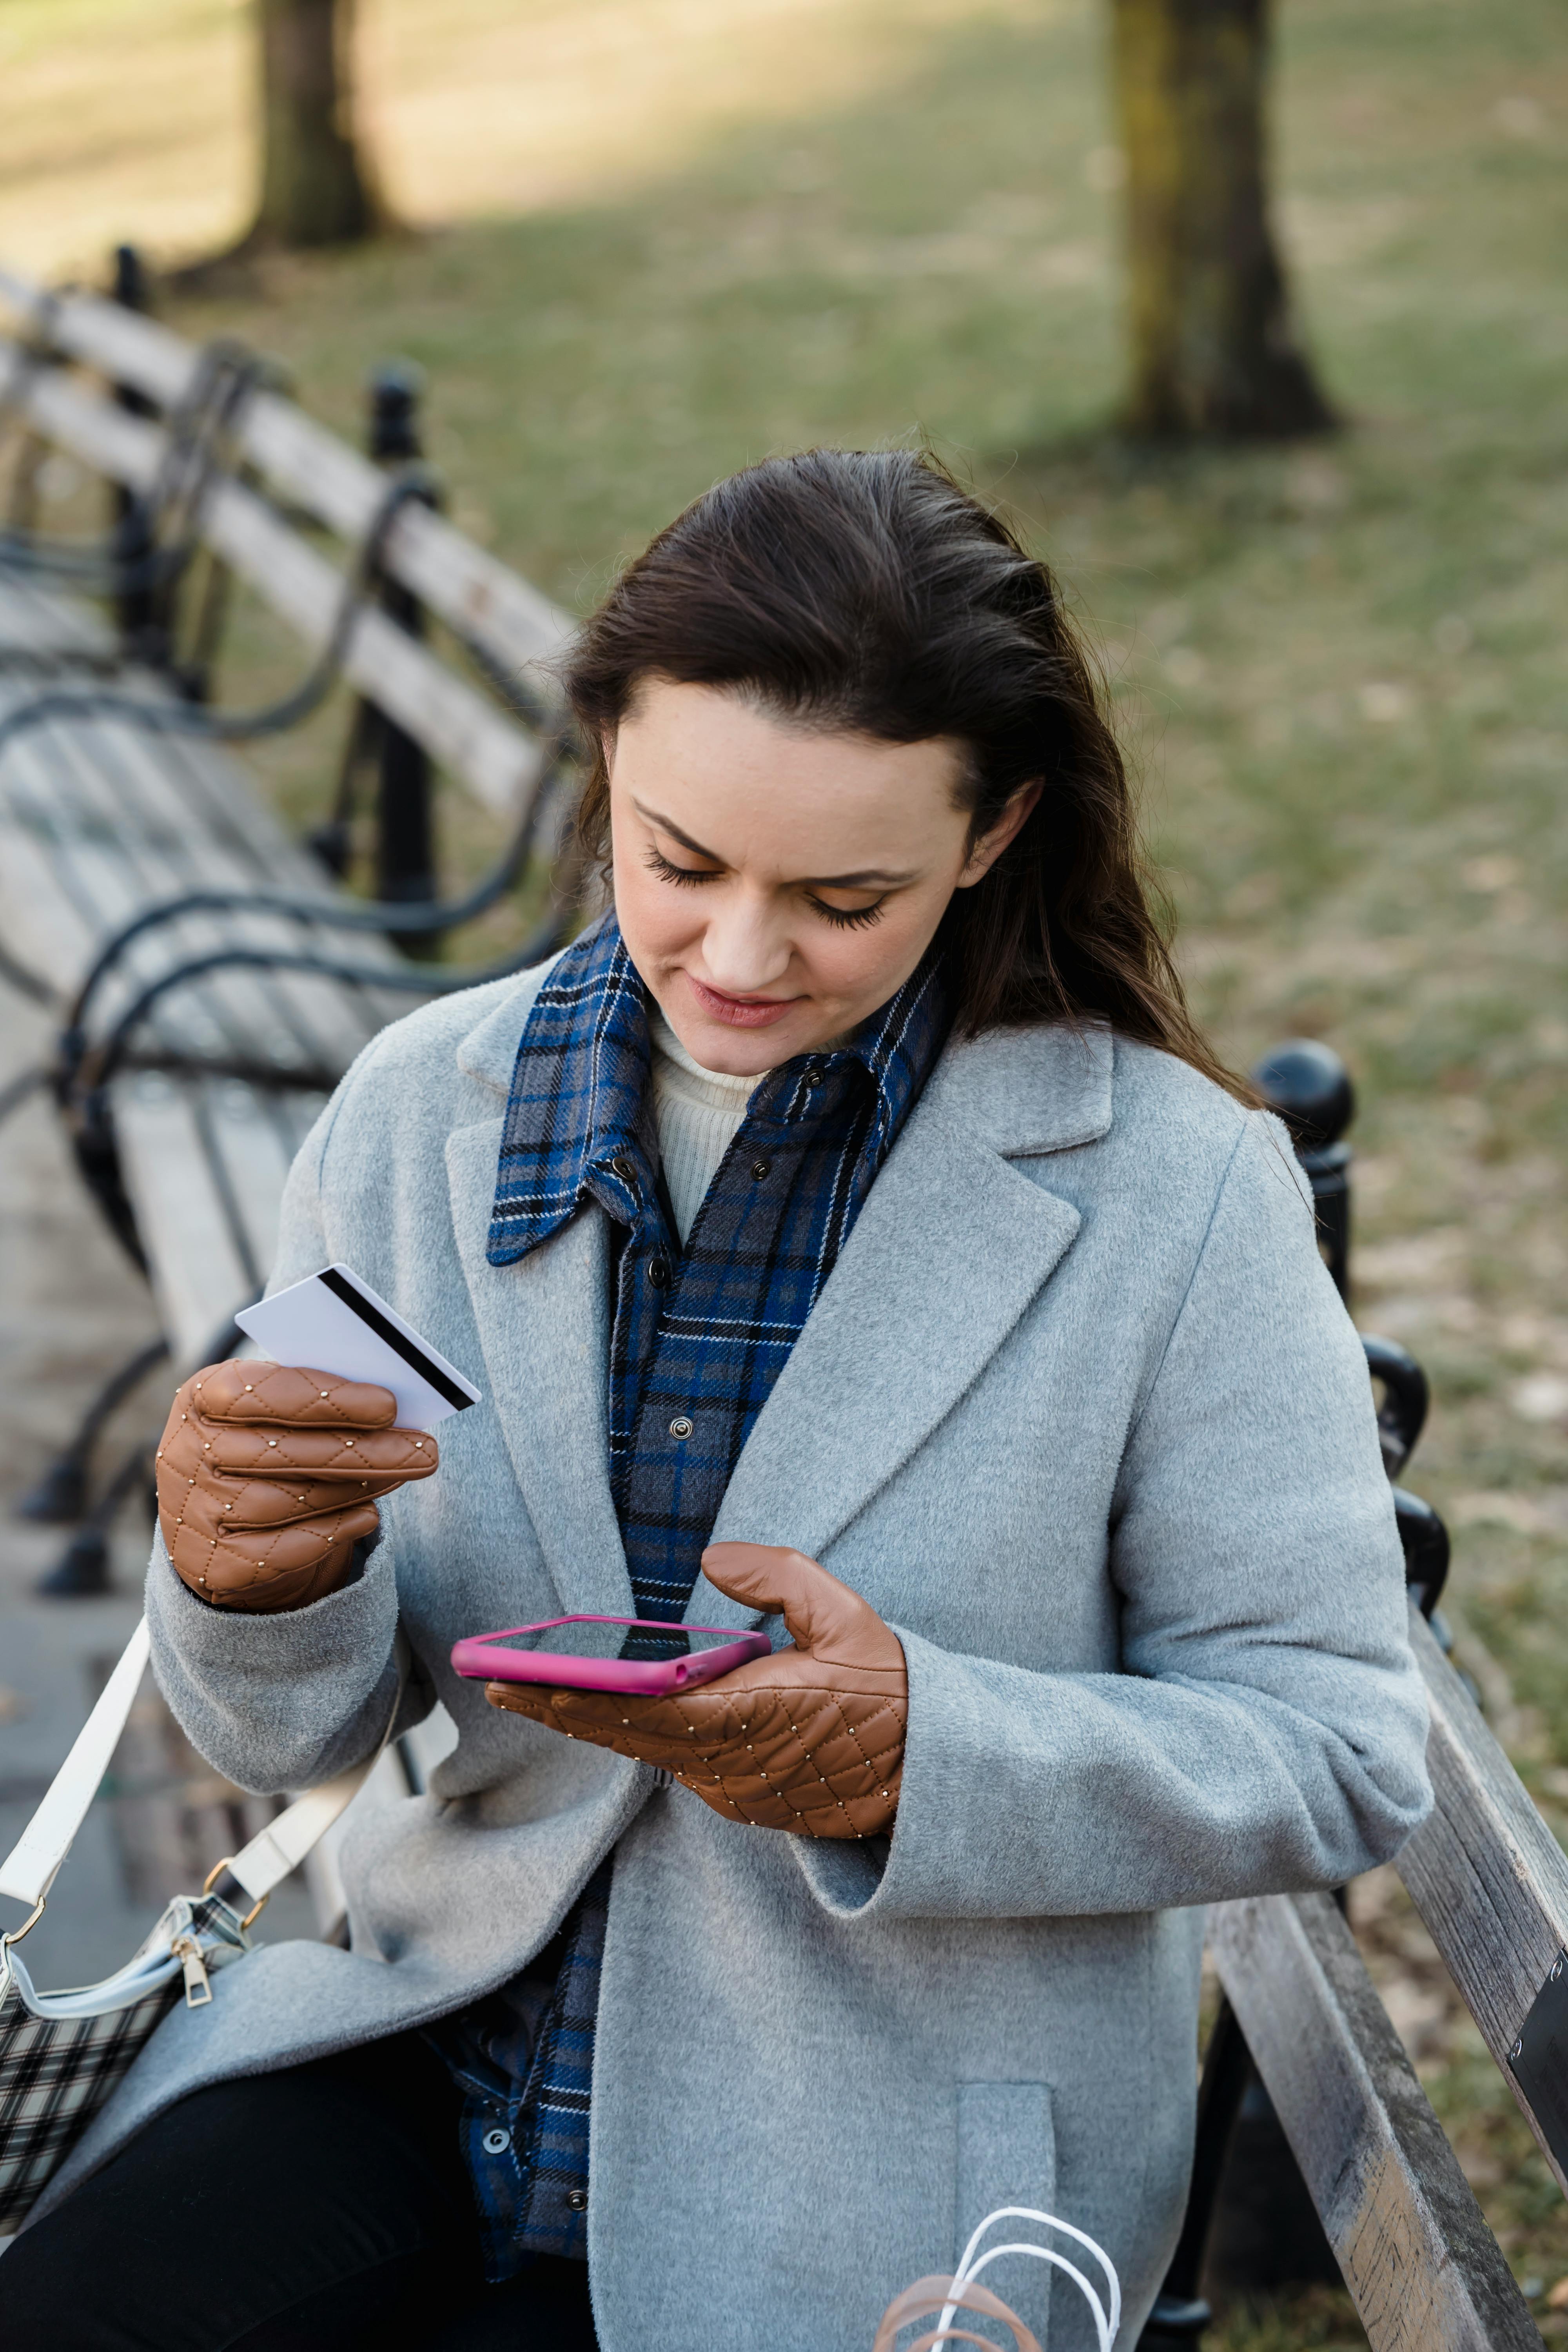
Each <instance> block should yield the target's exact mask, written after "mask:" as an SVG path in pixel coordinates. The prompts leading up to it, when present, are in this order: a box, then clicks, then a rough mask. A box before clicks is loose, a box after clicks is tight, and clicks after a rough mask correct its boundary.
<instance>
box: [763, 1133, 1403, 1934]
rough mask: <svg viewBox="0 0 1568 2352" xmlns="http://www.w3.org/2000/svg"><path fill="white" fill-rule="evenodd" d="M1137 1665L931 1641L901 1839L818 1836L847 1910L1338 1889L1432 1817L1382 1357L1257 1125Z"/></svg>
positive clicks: (1230, 1192)
mask: <svg viewBox="0 0 1568 2352" xmlns="http://www.w3.org/2000/svg"><path fill="white" fill-rule="evenodd" d="M1109 1567H1110V1575H1111V1578H1112V1580H1113V1581H1114V1584H1115V1586H1116V1590H1117V1593H1118V1597H1119V1600H1120V1602H1121V1658H1122V1671H1121V1672H1120V1673H1117V1674H1077V1673H1064V1674H1041V1673H1035V1672H1032V1671H1030V1670H1028V1669H1026V1668H1023V1667H1019V1666H1015V1665H1009V1664H1005V1663H1003V1662H1001V1661H999V1660H995V1659H989V1658H974V1657H964V1656H959V1655H955V1654H952V1653H950V1652H947V1651H943V1650H941V1649H938V1648H937V1647H936V1646H935V1645H934V1644H932V1643H930V1642H928V1641H925V1640H923V1639H921V1637H919V1636H918V1635H913V1634H904V1633H902V1631H901V1629H900V1637H901V1638H902V1640H903V1642H904V1647H905V1652H906V1655H907V1657H908V1660H909V1670H910V1724H909V1740H908V1747H907V1750H906V1755H905V1763H904V1778H903V1784H902V1791H901V1794H900V1805H899V1815H898V1821H897V1823H896V1825H895V1829H894V1832H893V1835H892V1839H891V1841H890V1843H889V1845H888V1846H886V1847H884V1848H881V1849H879V1850H876V1851H873V1850H871V1849H868V1848H856V1847H845V1848H842V1849H838V1850H837V1851H832V1850H830V1849H829V1848H828V1847H827V1846H826V1844H825V1843H813V1842H811V1841H809V1840H805V1839H800V1840H796V1841H795V1844H796V1846H797V1848H798V1849H799V1852H798V1859H799V1861H800V1864H801V1867H802V1868H803V1870H804V1871H805V1874H806V1876H807V1878H808V1880H809V1881H810V1882H811V1883H812V1885H814V1887H815V1889H816V1893H817V1894H818V1895H819V1897H820V1899H821V1900H822V1901H823V1902H824V1903H825V1904H826V1906H827V1907H828V1908H829V1909H830V1910H832V1911H834V1912H836V1913H838V1914H840V1915H841V1916H847V1915H852V1914H857V1913H867V1912H869V1913H878V1914H881V1915H882V1916H888V1917H912V1916H948V1917H962V1916H968V1917H1008V1916H1029V1915H1039V1914H1052V1913H1056V1914H1081V1913H1089V1912H1119V1911H1144V1910H1152V1909H1155V1908H1160V1907H1164V1906H1177V1905H1186V1904H1199V1903H1209V1902H1216V1901H1220V1900H1223V1899H1225V1898H1226V1897H1229V1896H1233V1895H1249V1894H1259V1893H1265V1892H1274V1891H1283V1890H1286V1889H1294V1888H1300V1887H1313V1886H1329V1885H1338V1884H1340V1883H1342V1881H1343V1880H1345V1879H1347V1878H1349V1877H1352V1875H1353V1874H1355V1873H1356V1872H1358V1871H1362V1870H1365V1869H1368V1868H1369V1867H1371V1866H1372V1865H1373V1864H1375V1863H1379V1862H1384V1861H1386V1860H1387V1859H1388V1858H1389V1856H1390V1855H1391V1854H1393V1853H1395V1852H1396V1851H1397V1850H1398V1848H1399V1847H1400V1846H1401V1845H1402V1844H1403V1843H1404V1842H1405V1839H1406V1838H1407V1837H1408V1836H1409V1835H1410V1832H1412V1830H1414V1829H1415V1827H1416V1825H1417V1823H1418V1822H1420V1821H1421V1820H1422V1818H1423V1817H1424V1815H1425V1813H1426V1811H1427V1809H1428V1807H1429V1805H1430V1802H1431V1795H1430V1790H1429V1788H1428V1785H1427V1780H1426V1697H1425V1693H1424V1689H1423V1686H1422V1684H1421V1681H1420V1677H1419V1673H1418V1670H1417V1668H1416V1665H1415V1659H1414V1657H1413V1654H1412V1653H1411V1650H1410V1646H1409V1641H1408V1636H1407V1632H1406V1618H1405V1583H1404V1569H1403V1561H1402V1558H1401V1552H1400V1546H1399V1539H1398V1536H1397V1533H1396V1531H1395V1527H1394V1509H1393V1504H1392V1501H1391V1499H1390V1495H1389V1490H1388V1484H1387V1481H1386V1479H1385V1477H1384V1473H1383V1468H1382V1465H1381V1461H1380V1457H1379V1451H1378V1444H1377V1432H1376V1424H1375V1419H1374V1415H1373V1404H1372V1397H1371V1387H1370V1383H1369V1381H1368V1379H1367V1373H1366V1366H1365V1362H1364V1359H1363V1352H1362V1348H1361V1343H1360V1341H1359V1339H1358V1338H1357V1336H1356V1333H1355V1331H1354V1329H1353V1328H1352V1325H1351V1322H1350V1319H1349V1318H1348V1317H1347V1315H1346V1314H1345V1312H1344V1309H1343V1307H1342V1305H1341V1303H1340V1300H1339V1297H1338V1296H1337V1294H1336V1292H1335V1290H1334V1287H1333V1285H1332V1283H1331V1280H1330V1278H1329V1276H1328V1275H1327V1273H1326V1272H1325V1270H1324V1268H1323V1265H1322V1264H1321V1259H1320V1257H1319V1255H1318V1250H1317V1245H1316V1240H1315V1235H1314V1231H1313V1225H1312V1220H1311V1214H1310V1209H1309V1208H1308V1207H1307V1205H1306V1204H1305V1202H1303V1199H1302V1196H1301V1192H1300V1189H1299V1182H1298V1180H1297V1178H1296V1175H1295V1171H1294V1162H1293V1160H1291V1157H1290V1154H1289V1145H1288V1143H1286V1141H1285V1139H1284V1137H1283V1131H1282V1130H1281V1129H1279V1127H1278V1126H1277V1125H1276V1123H1275V1122H1274V1121H1273V1120H1271V1119H1268V1118H1262V1117H1258V1116H1254V1117H1252V1118H1249V1119H1248V1121H1247V1126H1246V1129H1245V1130H1244V1133H1243V1135H1242V1138H1241V1140H1240V1142H1239V1143H1238V1145H1237V1150H1236V1153H1235V1156H1234V1158H1233V1159H1232V1160H1231V1163H1230V1167H1229V1169H1228V1171H1227V1172H1226V1177H1225V1180H1224V1182H1223V1184H1222V1185H1221V1187H1220V1190H1219V1192H1218V1196H1217V1198H1216V1201H1215V1208H1214V1213H1213V1216H1212V1218H1211V1221H1210V1223H1209V1228H1208V1232H1207V1234H1206V1237H1205V1241H1204V1244H1203V1247H1202V1249H1201V1252H1200V1253H1199V1255H1198V1257H1197V1261H1196V1264H1195V1265H1194V1271H1193V1275H1192V1279H1191V1282H1190V1284H1189V1286H1188V1289H1187V1292H1186V1296H1185V1298H1184V1303H1183V1305H1182V1307H1181V1309H1180V1312H1179V1313H1178V1315H1177V1317H1176V1318H1175V1321H1174V1324H1173V1327H1172V1329H1171V1333H1170V1338H1169V1341H1168V1344H1167V1345H1166V1348H1165V1350H1164V1355H1163V1361H1162V1362H1161V1363H1160V1365H1159V1367H1158V1370H1157V1372H1156V1375H1155V1377H1154V1379H1153V1381H1152V1386H1151V1387H1150V1388H1149V1390H1148V1392H1147V1395H1146V1399H1145V1402H1144V1405H1143V1409H1142V1412H1141V1414H1140V1416H1139V1418H1138V1420H1137V1423H1136V1425H1135V1426H1134V1428H1133V1429H1132V1431H1131V1435H1130V1438H1129V1441H1128V1444H1127V1447H1126V1451H1125V1454H1124V1457H1123V1461H1122V1465H1121V1476H1120V1479H1119V1482H1118V1487H1117V1494H1116V1501H1115V1506H1114V1509H1113V1513H1112V1518H1111V1526H1110V1549H1109Z"/></svg>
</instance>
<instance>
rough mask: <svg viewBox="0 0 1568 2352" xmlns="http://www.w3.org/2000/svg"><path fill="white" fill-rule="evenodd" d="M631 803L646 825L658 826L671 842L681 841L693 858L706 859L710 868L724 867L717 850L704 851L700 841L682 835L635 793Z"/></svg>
mask: <svg viewBox="0 0 1568 2352" xmlns="http://www.w3.org/2000/svg"><path fill="white" fill-rule="evenodd" d="M631 802H632V806H633V808H635V809H636V811H637V814H638V816H640V817H641V818H642V819H643V820H644V822H645V823H646V824H656V825H658V829H659V831H660V833H668V835H669V837H670V839H671V841H679V844H680V846H681V847H682V849H689V851H690V852H691V855H692V856H693V857H706V858H707V860H708V862H709V864H710V866H722V865H723V863H724V861H723V859H722V858H721V856H720V855H719V853H718V851H717V850H716V849H704V848H703V846H702V844H701V843H700V841H693V840H692V838H691V835H689V833H682V832H681V830H680V827H679V825H678V824H674V823H673V822H672V820H671V819H670V818H668V817H667V816H665V815H664V814H662V813H661V812H660V811H659V810H658V809H651V808H648V807H647V806H646V805H645V804H644V803H643V802H641V801H639V800H638V799H637V795H636V793H633V794H632V796H631Z"/></svg>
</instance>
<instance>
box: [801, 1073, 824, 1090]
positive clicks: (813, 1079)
mask: <svg viewBox="0 0 1568 2352" xmlns="http://www.w3.org/2000/svg"><path fill="white" fill-rule="evenodd" d="M805 1083H806V1085H807V1086H808V1087H819V1086H820V1085H821V1084H822V1072H821V1071H820V1070H807V1072H806V1074H805Z"/></svg>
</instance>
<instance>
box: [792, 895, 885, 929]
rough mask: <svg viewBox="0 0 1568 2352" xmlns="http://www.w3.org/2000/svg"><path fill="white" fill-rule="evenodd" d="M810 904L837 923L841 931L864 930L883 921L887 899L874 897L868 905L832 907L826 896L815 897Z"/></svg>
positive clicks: (827, 918) (829, 919)
mask: <svg viewBox="0 0 1568 2352" xmlns="http://www.w3.org/2000/svg"><path fill="white" fill-rule="evenodd" d="M810 904H811V905H812V906H813V907H815V908H816V911H817V913H818V914H819V915H822V916H824V917H825V918H826V920H827V921H828V922H830V923H836V924H837V926H838V929H840V930H841V931H863V930H865V929H867V927H868V925H869V924H871V923H879V922H880V921H881V919H882V909H883V908H884V907H885V906H886V904H887V900H886V899H885V898H876V899H873V901H872V903H871V904H870V906H868V907H830V906H829V905H828V903H827V901H826V898H813V899H811V900H810Z"/></svg>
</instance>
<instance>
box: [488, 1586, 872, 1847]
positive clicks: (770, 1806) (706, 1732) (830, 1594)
mask: <svg viewBox="0 0 1568 2352" xmlns="http://www.w3.org/2000/svg"><path fill="white" fill-rule="evenodd" d="M702 1568H703V1572H704V1574H705V1575H706V1576H707V1578H708V1580H709V1582H710V1584H716V1585H717V1586H718V1588H719V1590H720V1591H721V1592H727V1593H728V1594H729V1595H730V1597H731V1600H734V1601H746V1602H747V1603H749V1605H750V1606H751V1607H752V1608H753V1609H764V1610H768V1611H773V1610H782V1611H783V1612H784V1623H785V1625H786V1626H787V1627H788V1629H789V1633H790V1636H791V1639H792V1640H793V1641H794V1643H795V1647H794V1649H793V1650H779V1651H775V1652H774V1654H773V1656H772V1657H770V1658H752V1659H750V1660H748V1662H747V1663H746V1664H745V1665H743V1666H737V1667H736V1668H735V1669H734V1671H733V1673H731V1674H728V1675H721V1676H720V1677H719V1680H718V1681H717V1682H712V1683H703V1684H700V1685H699V1686H698V1687H697V1689H695V1690H691V1691H682V1692H681V1693H680V1694H679V1696H669V1697H668V1698H649V1697H641V1696H637V1697H632V1696H627V1695H626V1694H625V1693H619V1692H616V1691H580V1690H560V1689H553V1688H552V1687H551V1686H550V1685H548V1684H544V1683H488V1684H487V1685H485V1696H486V1697H487V1698H488V1699H489V1702H490V1705H491V1706H502V1707H507V1708H509V1709H510V1711H511V1713H512V1714H514V1715H527V1716H531V1717H532V1718H533V1720H534V1722H535V1723H543V1724H548V1725H549V1726H550V1727H551V1729H552V1730H554V1731H564V1732H566V1733H567V1734H568V1735H569V1736H570V1737H571V1738H574V1739H591V1740H593V1742H594V1743H595V1746H596V1747H599V1748H614V1749H615V1750H616V1754H617V1755H620V1756H635V1757H636V1758H637V1760H638V1761H639V1763H643V1764H658V1765H662V1766H663V1768H664V1769H665V1770H666V1771H668V1772H672V1773H673V1774H674V1776H675V1778H676V1779H677V1780H679V1781H681V1782H682V1783H683V1784H684V1786H685V1787H687V1788H688V1789H690V1790H693V1791H694V1792H695V1794H696V1795H698V1796H699V1797H700V1798H701V1799H702V1801H703V1802H704V1804H708V1805H711V1806H712V1808H713V1811H715V1812H716V1813H722V1814H723V1816H724V1818H725V1819H726V1821H731V1822H752V1823H753V1824H755V1825H756V1826H757V1827H759V1828H763V1829H770V1830H794V1831H795V1832H796V1834H797V1835H799V1836H802V1837H831V1838H866V1837H876V1836H878V1835H879V1834H880V1833H881V1832H883V1831H884V1830H887V1829H888V1828H889V1827H890V1826H891V1823H892V1820H893V1815H894V1814H895V1813H896V1812H897V1811H898V1805H899V1781H900V1775H901V1773H902V1771H903V1763H904V1732H905V1728H906V1726H907V1724H908V1721H909V1676H908V1674H907V1672H906V1669H905V1666H904V1653H903V1648H902V1645H901V1644H900V1641H899V1637H898V1635H897V1634H896V1633H894V1632H893V1631H892V1630H891V1628H890V1627H889V1626H887V1625H884V1624H883V1622H882V1620H881V1619H880V1618H879V1616H878V1614H877V1612H876V1611H875V1610H874V1609H873V1608H872V1607H871V1606H870V1603H869V1602H868V1601H862V1600H861V1598H860V1596H859V1594H858V1592H852V1591H850V1589H849V1587H848V1586H847V1584H840V1582H839V1581H838V1579H837V1577H836V1576H830V1575H829V1574H828V1572H827V1570H826V1569H825V1568H823V1567H822V1566H821V1565H820V1564H819V1563H818V1562H817V1561H816V1560H815V1559H806V1557H805V1553H804V1552H798V1551H785V1550H783V1549H780V1548H779V1547H777V1546H775V1545H773V1544H750V1543H724V1544H710V1546H709V1548H708V1549H707V1550H706V1551H705V1552H704V1553H703V1555H702Z"/></svg>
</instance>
